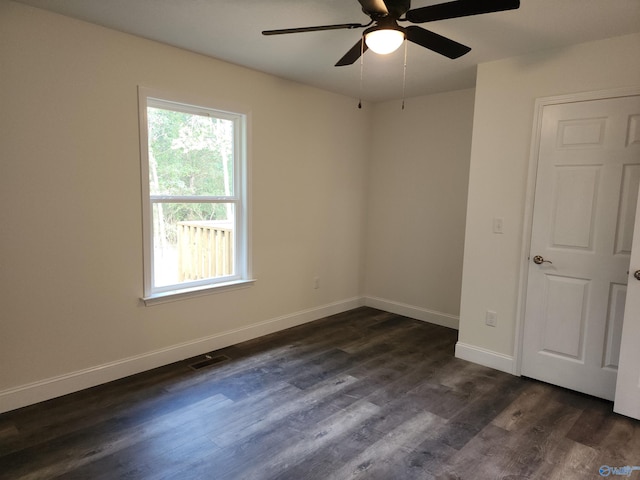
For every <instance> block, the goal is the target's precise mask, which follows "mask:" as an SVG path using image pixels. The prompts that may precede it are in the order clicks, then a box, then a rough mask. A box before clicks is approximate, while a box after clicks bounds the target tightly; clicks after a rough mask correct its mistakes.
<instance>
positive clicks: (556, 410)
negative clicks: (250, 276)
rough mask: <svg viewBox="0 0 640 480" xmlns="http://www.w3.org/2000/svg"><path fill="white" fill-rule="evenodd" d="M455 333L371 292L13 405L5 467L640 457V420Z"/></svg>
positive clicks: (147, 468)
mask: <svg viewBox="0 0 640 480" xmlns="http://www.w3.org/2000/svg"><path fill="white" fill-rule="evenodd" d="M456 336H457V332H456V331H454V330H450V329H447V328H443V327H439V326H435V325H430V324H427V323H423V322H419V321H416V320H412V319H408V318H405V317H400V316H398V315H393V314H390V313H385V312H381V311H379V310H374V309H371V308H366V307H363V308H359V309H356V310H352V311H350V312H346V313H343V314H339V315H334V316H332V317H328V318H326V319H322V320H319V321H316V322H312V323H309V324H306V325H302V326H300V327H296V328H292V329H289V330H285V331H282V332H278V333H275V334H272V335H269V336H266V337H262V338H259V339H256V340H252V341H249V342H245V343H242V344H239V345H235V346H232V347H229V348H225V349H223V350H219V351H217V352H212V353H210V354H209V356H210V357H212V360H211V361H210V362H209V363H212V365H209V366H205V367H202V368H200V369H197V370H194V369H193V368H191V367H190V366H189V365H191V364H194V363H196V362H199V361H203V360H208V359H207V358H205V357H198V358H196V359H190V360H188V361H184V362H178V363H174V364H172V365H168V366H166V367H162V368H158V369H155V370H152V371H149V372H145V373H142V374H139V375H135V376H132V377H128V378H125V379H122V380H119V381H116V382H112V383H109V384H106V385H101V386H99V387H95V388H92V389H89V390H85V391H82V392H78V393H75V394H72V395H67V396H65V397H62V398H58V399H54V400H50V401H48V402H43V403H40V404H37V405H33V406H29V407H25V408H22V409H20V410H16V411H13V412H9V413H6V414H4V415H0V478H2V479H11V480H14V479H53V478H59V479H180V480H185V479H215V480H219V479H220V480H224V479H243V480H244V479H248V480H252V479H281V480H284V479H286V480H289V479H291V480H294V479H295V480H313V479H318V480H330V479H335V480H342V479H385V480H387V479H393V480H409V479H492V480H493V479H510V480H516V479H543V480H550V479H562V480H570V479H580V480H585V479H596V478H603V476H601V475H600V474H599V469H600V467H601V466H603V465H605V466H611V467H625V466H630V467H633V466H640V422H637V421H635V420H631V419H628V418H625V417H622V416H619V415H616V414H613V413H612V404H611V403H610V402H606V401H602V400H599V399H595V398H592V397H588V396H585V395H581V394H577V393H574V392H570V391H567V390H564V389H561V388H557V387H553V386H550V385H546V384H543V383H539V382H536V381H533V380H528V379H524V378H517V377H514V376H511V375H508V374H505V373H502V372H498V371H495V370H491V369H488V368H484V367H481V366H478V365H474V364H471V363H468V362H465V361H463V360H459V359H456V358H454V356H453V351H454V344H455V341H456ZM216 362H217V363H216ZM604 473H607V472H604ZM609 473H610V475H609V476H610V477H611V478H640V471H631V475H630V477H626V476H618V475H616V474H615V472H613V473H612V472H611V471H610V472H609ZM618 473H620V472H618Z"/></svg>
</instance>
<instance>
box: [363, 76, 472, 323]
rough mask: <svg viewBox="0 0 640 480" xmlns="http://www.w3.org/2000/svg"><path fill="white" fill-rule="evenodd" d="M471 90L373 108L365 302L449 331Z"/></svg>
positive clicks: (458, 264)
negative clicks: (446, 327)
mask: <svg viewBox="0 0 640 480" xmlns="http://www.w3.org/2000/svg"><path fill="white" fill-rule="evenodd" d="M473 101H474V90H473V89H470V90H459V91H453V92H447V93H442V94H436V95H428V96H424V97H417V98H410V99H408V100H407V101H406V107H405V110H401V103H400V102H399V101H392V102H385V103H380V104H376V105H375V106H374V114H373V131H372V132H373V136H372V152H371V162H370V172H369V181H368V189H369V192H368V202H367V206H368V210H367V219H368V222H367V235H366V236H367V243H366V245H367V253H366V262H365V272H366V273H365V292H366V297H367V304H370V305H374V306H377V307H380V308H383V309H386V310H388V311H395V312H396V313H402V314H405V315H409V316H411V317H414V318H420V319H422V320H427V321H431V322H434V323H438V324H441V325H447V326H450V327H454V328H457V326H458V314H459V306H460V288H461V282H462V254H463V245H464V224H465V212H466V199H467V179H468V173H469V155H470V151H471V128H472V123H473Z"/></svg>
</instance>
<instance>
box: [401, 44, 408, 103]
mask: <svg viewBox="0 0 640 480" xmlns="http://www.w3.org/2000/svg"><path fill="white" fill-rule="evenodd" d="M406 86H407V39H406V38H405V40H404V68H403V70H402V110H404V97H405V90H406Z"/></svg>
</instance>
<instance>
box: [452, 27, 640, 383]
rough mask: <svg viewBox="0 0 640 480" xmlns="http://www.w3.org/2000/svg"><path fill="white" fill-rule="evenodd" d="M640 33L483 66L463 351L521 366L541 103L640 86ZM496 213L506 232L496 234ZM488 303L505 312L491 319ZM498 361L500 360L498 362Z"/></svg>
mask: <svg viewBox="0 0 640 480" xmlns="http://www.w3.org/2000/svg"><path fill="white" fill-rule="evenodd" d="M638 52H640V34H633V35H625V36H622V37H616V38H611V39H607V40H602V41H597V42H589V43H584V44H579V45H575V46H573V47H570V48H564V49H559V50H550V51H545V52H540V53H536V54H531V55H526V56H521V57H517V58H511V59H506V60H500V61H496V62H490V63H485V64H482V65H480V66H479V68H478V75H477V83H476V97H475V116H474V122H473V141H472V148H471V167H470V178H469V197H468V206H467V223H466V240H465V249H464V270H463V279H462V301H461V307H460V335H459V345H458V347H462V348H458V349H457V354H458V355H459V356H461V357H463V358H467V359H473V360H475V361H479V362H481V363H485V364H491V365H492V366H496V367H498V368H502V369H503V370H507V371H514V370H513V368H514V362H513V355H514V346H515V341H516V338H515V336H516V320H517V318H518V312H517V298H518V289H519V275H520V270H519V269H520V264H521V249H522V244H523V238H522V236H523V235H522V232H523V218H524V212H525V194H526V184H527V169H528V164H529V149H530V145H531V135H532V126H533V114H534V102H535V99H536V98H538V97H548V96H555V95H562V94H569V93H576V92H585V91H596V90H603V89H611V88H617V87H627V86H638V85H640V55H639V54H638ZM493 217H503V218H504V234H502V235H499V234H493V233H492V219H493ZM486 310H494V311H496V312H497V313H498V325H497V327H495V328H493V327H489V326H486V325H485V312H486ZM494 361H495V362H497V363H493V364H492V362H494Z"/></svg>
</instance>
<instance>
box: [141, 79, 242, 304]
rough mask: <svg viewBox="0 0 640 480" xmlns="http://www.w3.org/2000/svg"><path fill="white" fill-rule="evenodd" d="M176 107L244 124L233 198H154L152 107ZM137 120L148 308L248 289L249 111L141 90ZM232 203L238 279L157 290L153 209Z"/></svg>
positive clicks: (236, 157) (237, 145)
mask: <svg viewBox="0 0 640 480" xmlns="http://www.w3.org/2000/svg"><path fill="white" fill-rule="evenodd" d="M167 104H171V107H172V109H175V110H179V111H184V112H186V113H192V114H199V115H205V116H209V109H210V110H214V111H215V112H216V115H217V116H219V117H222V118H228V119H229V120H232V121H234V122H237V123H239V124H240V127H241V128H234V135H235V138H234V176H233V181H234V195H232V196H230V197H178V196H173V197H162V196H153V197H155V198H154V200H152V196H151V195H150V190H149V151H148V148H149V147H148V125H147V106H156V107H160V108H163V107H166V106H167ZM138 118H139V126H140V173H141V187H142V227H143V228H142V239H143V269H144V272H143V287H144V295H143V296H142V297H141V299H142V300H143V301H144V304H145V305H146V306H150V305H156V304H159V303H166V302H171V301H176V300H182V299H188V298H193V297H197V296H201V295H205V294H210V293H217V292H223V291H228V290H233V289H237V288H246V287H247V286H250V285H252V284H253V283H255V279H252V278H251V250H250V241H249V238H250V228H249V225H250V222H249V218H250V217H249V212H250V206H249V148H248V138H249V128H250V112H249V110H248V109H246V108H238V107H237V106H232V108H228V106H227V108H220V105H212V104H211V102H209V101H202V100H201V99H194V98H189V96H188V95H175V94H171V93H167V92H161V91H158V90H154V89H150V88H147V87H143V86H139V87H138ZM170 199H173V200H180V201H200V200H203V199H204V200H207V201H211V202H225V203H227V202H231V203H234V205H235V215H236V229H237V230H236V231H237V233H236V235H235V239H234V242H235V245H234V248H235V252H236V258H235V273H234V275H230V276H225V277H217V278H209V279H203V280H197V281H193V282H188V283H187V282H186V283H184V286H181V285H169V286H166V287H154V286H153V278H154V277H153V275H154V272H153V268H154V262H153V233H152V218H153V211H152V205H153V203H154V202H162V201H164V200H170Z"/></svg>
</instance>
